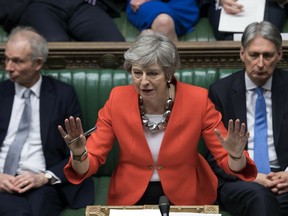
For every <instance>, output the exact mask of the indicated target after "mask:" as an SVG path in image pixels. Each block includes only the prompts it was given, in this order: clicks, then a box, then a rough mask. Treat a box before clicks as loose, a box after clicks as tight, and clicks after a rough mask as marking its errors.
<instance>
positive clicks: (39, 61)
mask: <svg viewBox="0 0 288 216" xmlns="http://www.w3.org/2000/svg"><path fill="white" fill-rule="evenodd" d="M43 64H44V62H43V59H42V58H37V59H36V60H35V61H34V65H35V68H36V70H37V71H39V70H41V68H42V67H43Z"/></svg>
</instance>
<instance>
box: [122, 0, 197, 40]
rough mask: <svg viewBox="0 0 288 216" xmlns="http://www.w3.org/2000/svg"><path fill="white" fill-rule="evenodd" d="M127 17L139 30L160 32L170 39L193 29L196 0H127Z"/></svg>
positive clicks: (195, 15)
mask: <svg viewBox="0 0 288 216" xmlns="http://www.w3.org/2000/svg"><path fill="white" fill-rule="evenodd" d="M126 13H127V18H128V20H129V21H130V22H131V23H132V24H133V25H134V26H135V27H136V28H137V29H139V30H140V31H143V30H153V31H156V32H162V33H163V34H165V35H166V36H167V37H169V38H170V40H172V41H174V42H175V41H178V37H179V36H181V35H184V34H186V33H188V32H192V31H193V30H194V28H193V27H194V26H195V24H196V23H197V21H198V19H199V7H198V5H197V0H153V1H151V0H128V1H127V9H126Z"/></svg>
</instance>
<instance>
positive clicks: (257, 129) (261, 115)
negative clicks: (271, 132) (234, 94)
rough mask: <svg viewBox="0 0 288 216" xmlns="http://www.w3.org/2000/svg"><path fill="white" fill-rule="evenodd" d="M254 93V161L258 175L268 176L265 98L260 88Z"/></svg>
mask: <svg viewBox="0 0 288 216" xmlns="http://www.w3.org/2000/svg"><path fill="white" fill-rule="evenodd" d="M256 93H257V99H256V107H255V124H254V161H255V163H256V166H257V169H258V172H259V173H264V174H268V173H269V172H270V162H269V156H268V142H267V119H266V103H265V98H264V97H263V89H262V88H261V87H257V88H256Z"/></svg>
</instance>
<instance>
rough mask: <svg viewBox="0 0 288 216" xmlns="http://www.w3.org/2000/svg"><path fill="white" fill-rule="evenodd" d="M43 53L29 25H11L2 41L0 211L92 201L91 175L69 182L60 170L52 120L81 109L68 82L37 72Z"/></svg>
mask: <svg viewBox="0 0 288 216" xmlns="http://www.w3.org/2000/svg"><path fill="white" fill-rule="evenodd" d="M47 56H48V46H47V42H46V40H45V38H43V37H42V36H41V35H39V34H38V33H37V32H36V31H35V30H34V29H32V28H31V27H17V28H14V29H13V30H12V32H11V33H10V35H9V37H8V41H7V43H6V47H5V64H6V65H5V69H6V71H7V73H8V74H9V78H10V79H8V80H5V81H3V82H1V83H0V101H1V106H0V119H1V121H0V215H1V216H11V215H13V216H14V215H15V216H18V215H27V216H28V215H29V216H39V215H41V216H51V215H53V216H57V215H60V212H61V210H62V209H63V208H65V206H67V205H69V206H70V207H71V208H84V207H85V206H86V205H92V204H93V203H94V184H93V180H92V179H91V178H89V179H87V180H85V181H84V182H83V183H82V184H80V185H73V184H71V183H70V182H68V181H67V179H66V177H65V176H64V173H63V168H64V166H65V164H66V163H67V161H68V159H69V156H70V154H69V149H68V148H67V146H66V143H65V142H64V141H63V138H62V137H61V136H60V134H59V132H58V130H57V125H58V124H60V123H62V122H63V121H64V120H65V118H66V117H67V116H70V115H72V116H81V110H80V104H79V102H78V98H77V95H76V92H75V90H74V89H73V87H72V86H70V85H68V84H66V83H63V82H60V81H59V80H56V79H54V78H52V77H50V76H45V75H42V74H41V69H42V67H43V65H44V63H45V61H46V59H47ZM29 92H30V93H29ZM26 93H28V94H26Z"/></svg>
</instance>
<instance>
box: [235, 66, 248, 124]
mask: <svg viewBox="0 0 288 216" xmlns="http://www.w3.org/2000/svg"><path fill="white" fill-rule="evenodd" d="M244 77H245V72H244V71H242V72H241V73H239V75H238V76H236V79H235V81H234V85H233V92H232V103H233V107H234V108H233V110H234V112H235V116H236V118H238V119H240V121H241V122H243V123H245V124H247V117H246V87H245V79H244ZM234 120H235V119H234Z"/></svg>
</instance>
